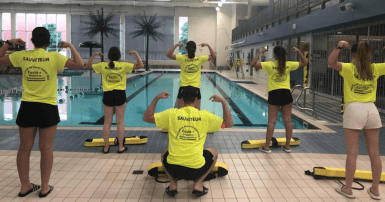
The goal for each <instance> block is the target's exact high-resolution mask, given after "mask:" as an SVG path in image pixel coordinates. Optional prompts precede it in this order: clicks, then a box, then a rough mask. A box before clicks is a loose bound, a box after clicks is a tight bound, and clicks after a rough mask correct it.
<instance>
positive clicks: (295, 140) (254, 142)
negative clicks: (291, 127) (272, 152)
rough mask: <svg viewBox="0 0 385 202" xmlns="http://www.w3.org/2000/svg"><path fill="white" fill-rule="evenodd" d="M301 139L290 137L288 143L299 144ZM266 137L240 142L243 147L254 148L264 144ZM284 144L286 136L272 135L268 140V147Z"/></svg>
mask: <svg viewBox="0 0 385 202" xmlns="http://www.w3.org/2000/svg"><path fill="white" fill-rule="evenodd" d="M300 142H301V141H300V140H299V138H296V137H292V138H291V140H290V145H299V143H300ZM265 143H266V139H262V140H245V141H243V142H242V143H241V146H242V148H243V149H255V148H259V147H262V146H264V145H265ZM285 144H286V138H275V137H273V138H272V139H271V142H270V147H280V146H284V145H285Z"/></svg>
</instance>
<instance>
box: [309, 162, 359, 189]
mask: <svg viewBox="0 0 385 202" xmlns="http://www.w3.org/2000/svg"><path fill="white" fill-rule="evenodd" d="M316 168H323V167H314V169H316ZM305 175H310V176H312V177H313V178H314V179H316V180H320V179H324V178H326V179H329V180H335V179H337V181H338V182H339V183H340V184H341V185H343V186H345V184H344V183H342V182H341V180H340V179H338V178H332V177H326V176H321V175H314V172H311V171H310V170H306V171H305ZM353 182H355V183H357V184H358V185H360V186H361V188H357V187H352V189H355V190H364V188H365V186H364V185H363V184H361V183H360V182H358V181H357V180H353Z"/></svg>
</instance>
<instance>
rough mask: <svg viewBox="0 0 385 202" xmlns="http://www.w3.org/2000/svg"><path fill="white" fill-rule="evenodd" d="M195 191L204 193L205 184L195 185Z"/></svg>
mask: <svg viewBox="0 0 385 202" xmlns="http://www.w3.org/2000/svg"><path fill="white" fill-rule="evenodd" d="M193 190H195V191H200V192H202V191H203V184H202V183H195V184H194V188H193Z"/></svg>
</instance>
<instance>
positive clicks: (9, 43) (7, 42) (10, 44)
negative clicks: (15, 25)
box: [4, 40, 12, 46]
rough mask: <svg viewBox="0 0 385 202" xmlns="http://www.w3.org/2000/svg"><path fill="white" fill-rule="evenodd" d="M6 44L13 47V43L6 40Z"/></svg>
mask: <svg viewBox="0 0 385 202" xmlns="http://www.w3.org/2000/svg"><path fill="white" fill-rule="evenodd" d="M4 43H6V44H8V45H9V46H12V43H11V42H9V40H6V41H5V42H4Z"/></svg>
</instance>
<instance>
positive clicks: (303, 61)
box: [293, 47, 307, 68]
mask: <svg viewBox="0 0 385 202" xmlns="http://www.w3.org/2000/svg"><path fill="white" fill-rule="evenodd" d="M293 51H294V52H297V53H298V55H299V57H300V58H301V62H299V68H302V67H304V66H306V65H307V60H306V58H305V56H303V54H302V52H301V50H299V49H298V48H296V47H293Z"/></svg>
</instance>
